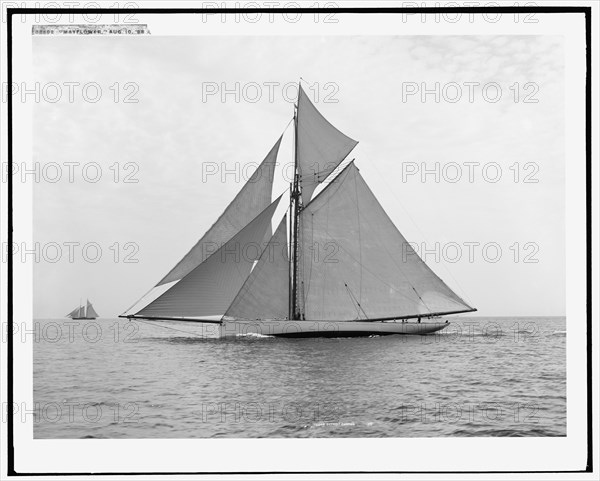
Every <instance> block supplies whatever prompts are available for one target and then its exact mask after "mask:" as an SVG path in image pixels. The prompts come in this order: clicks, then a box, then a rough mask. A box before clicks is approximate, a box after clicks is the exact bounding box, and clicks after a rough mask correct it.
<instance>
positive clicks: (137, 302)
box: [123, 279, 181, 314]
mask: <svg viewBox="0 0 600 481" xmlns="http://www.w3.org/2000/svg"><path fill="white" fill-rule="evenodd" d="M178 280H181V279H178ZM161 285H162V284H161ZM156 287H158V286H152V287H151V288H150V289H148V291H147V292H146V293H145V294H144V295H142V297H140V298H139V299H138V300H137V301H135V302H134V303H133V304H131V306H129V307H128V308H127V309H125V312H123V314H127V313H128V312H129V311H130V310H131V308H133V307H135V306H136V305H137V304H139V303H140V301H142V300H143V299H144V298H145V297H146V296H147V295H148V294H150V293H151V292H152V290H153V289H155V288H156ZM146 307H147V306H146Z"/></svg>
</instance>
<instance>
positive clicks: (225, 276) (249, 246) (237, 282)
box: [136, 196, 282, 318]
mask: <svg viewBox="0 0 600 481" xmlns="http://www.w3.org/2000/svg"><path fill="white" fill-rule="evenodd" d="M281 197H282V196H279V197H278V198H277V200H275V201H274V202H273V203H272V204H271V205H269V206H268V207H267V208H266V209H264V210H263V211H262V212H261V213H260V214H259V215H258V216H257V217H256V218H255V219H254V220H253V221H252V222H250V223H249V224H248V225H246V226H245V227H244V228H243V229H241V230H240V231H239V232H238V233H237V234H236V235H234V236H233V237H232V238H231V239H230V240H229V241H227V242H226V243H225V244H223V245H222V247H221V248H220V249H218V250H217V251H216V252H215V253H214V254H212V255H211V256H210V257H208V258H207V259H206V260H205V261H204V262H202V263H201V264H199V265H198V266H196V267H195V268H194V269H193V270H191V271H190V272H189V273H188V274H187V275H186V276H185V277H183V278H182V279H181V280H180V281H179V282H178V283H176V284H175V285H173V286H172V287H171V288H170V289H169V290H168V291H166V292H165V293H164V294H162V295H161V296H160V297H158V298H157V299H155V300H154V301H153V302H151V303H150V304H148V305H147V306H146V307H144V308H143V309H142V310H141V311H139V312H137V313H136V316H138V317H150V318H156V317H158V318H161V317H162V318H164V317H167V318H189V317H192V318H193V317H195V318H197V317H209V316H216V315H223V314H224V313H225V312H226V311H227V309H228V308H229V306H230V305H231V302H232V301H233V299H234V298H235V296H236V295H237V293H238V292H239V291H240V289H241V288H242V285H243V284H244V282H245V281H246V279H247V278H248V276H249V275H250V272H251V270H252V266H253V264H254V261H256V260H258V259H259V257H260V255H261V253H262V250H263V247H264V245H263V243H262V242H263V240H264V238H265V234H266V233H267V232H268V231H269V229H270V228H271V219H272V217H273V214H274V213H275V209H276V208H277V206H278V204H279V201H280V199H281Z"/></svg>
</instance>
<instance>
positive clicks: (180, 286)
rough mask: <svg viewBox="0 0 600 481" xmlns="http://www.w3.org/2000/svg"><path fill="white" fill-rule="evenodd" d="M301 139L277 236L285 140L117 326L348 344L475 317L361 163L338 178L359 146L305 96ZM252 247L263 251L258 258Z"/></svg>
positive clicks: (297, 115) (297, 116) (298, 125)
mask: <svg viewBox="0 0 600 481" xmlns="http://www.w3.org/2000/svg"><path fill="white" fill-rule="evenodd" d="M294 133H295V135H294V139H295V142H294V146H295V147H294V148H295V152H294V179H293V182H292V183H291V184H290V191H289V194H290V199H289V209H288V211H287V213H286V214H285V215H284V216H283V219H282V220H281V221H280V222H279V224H278V227H277V228H276V229H275V232H274V233H272V230H271V220H272V218H273V215H274V213H275V210H276V208H277V207H278V205H279V202H280V201H281V198H282V196H279V197H278V198H277V199H276V200H275V201H274V202H271V195H272V187H273V169H274V168H275V165H276V160H277V155H278V151H279V146H280V143H281V139H282V137H283V135H282V136H281V137H279V139H278V140H277V142H276V143H275V145H274V146H273V147H272V149H271V150H270V152H269V153H268V154H267V156H266V158H265V159H264V160H263V161H262V163H261V164H260V165H259V167H258V168H257V170H256V172H255V173H254V175H253V176H252V178H250V179H249V180H248V182H247V183H246V184H245V185H244V187H243V188H242V189H241V191H240V192H239V193H238V194H237V196H236V197H235V198H234V199H233V201H232V202H231V204H230V205H229V206H228V207H227V208H226V209H225V211H224V212H223V214H222V215H221V216H220V217H219V218H218V219H217V221H216V222H215V223H214V224H213V226H212V227H211V228H210V229H209V230H208V231H207V232H206V233H205V234H204V236H203V237H202V238H201V239H200V240H199V241H198V242H197V243H196V245H195V246H194V247H193V248H192V249H191V250H190V251H189V252H188V253H187V254H186V255H185V256H184V257H183V258H182V259H181V261H179V262H178V263H177V264H176V265H175V267H173V269H171V270H170V271H169V272H168V273H167V274H166V275H165V276H164V277H163V278H162V279H161V280H160V282H158V284H156V286H155V287H154V288H153V289H152V290H151V291H150V293H149V294H147V295H146V296H144V297H143V298H142V299H141V300H140V301H138V302H137V303H136V304H135V305H134V306H132V308H130V309H129V310H128V311H126V312H125V313H124V314H122V315H121V316H120V317H125V318H129V319H135V318H139V319H148V320H154V321H159V320H172V321H184V322H205V323H216V324H218V325H219V326H220V327H219V334H220V335H221V336H229V335H239V334H251V333H256V334H263V335H274V336H285V337H315V336H327V337H340V336H344V337H345V336H355V335H371V334H379V335H384V334H428V333H431V332H435V331H438V330H440V329H443V328H444V327H446V326H447V325H448V321H444V320H435V319H434V320H431V321H427V322H421V319H428V318H437V317H439V316H442V315H448V314H457V313H463V312H471V311H475V310H476V309H474V308H472V307H470V306H469V305H468V304H467V303H466V302H465V301H463V300H462V299H461V298H460V297H459V296H458V295H456V294H455V293H454V292H453V291H452V290H451V289H450V288H449V287H448V286H447V285H446V284H445V283H444V282H443V281H442V280H441V279H440V278H439V277H438V276H437V275H435V274H434V273H433V271H432V270H431V269H430V268H429V267H428V266H427V265H426V264H425V262H423V260H422V259H421V258H420V257H419V256H418V255H417V253H416V252H415V251H414V250H413V249H412V247H411V246H410V244H409V243H408V242H407V241H406V239H405V238H404V237H403V236H402V234H401V233H400V232H399V231H398V229H397V228H396V227H395V225H394V224H393V223H392V221H391V219H390V218H389V217H388V215H387V214H386V212H385V211H384V209H383V208H382V206H381V205H380V204H379V202H378V201H377V199H376V198H375V196H374V194H373V192H372V191H371V190H370V189H369V187H368V186H367V184H366V182H365V181H364V179H363V178H362V176H361V175H360V172H359V170H358V168H357V167H356V166H355V165H354V160H352V161H351V162H350V163H348V164H347V165H346V166H345V167H344V168H343V169H341V168H339V166H340V164H341V162H342V161H343V160H344V159H345V158H346V157H347V156H348V154H349V153H350V152H351V151H352V150H353V149H354V147H355V146H356V145H357V143H358V142H357V141H355V140H353V139H351V138H350V137H348V136H346V135H344V134H343V133H342V132H340V131H339V130H337V129H336V128H335V127H334V126H333V125H331V124H330V123H329V122H328V121H327V120H326V119H325V118H324V117H323V116H322V115H321V114H320V113H319V111H318V110H317V109H316V107H315V106H314V105H313V104H312V103H311V102H310V100H309V99H308V97H307V95H306V93H305V92H304V90H303V89H302V87H301V86H299V91H298V102H297V104H296V105H295V111H294ZM328 178H329V179H331V180H330V181H329V183H328V184H327V185H325V187H324V188H323V189H322V190H321V192H319V193H318V194H317V195H316V196H314V197H313V193H314V191H315V189H316V188H317V187H318V186H319V185H320V184H321V183H322V182H323V181H325V180H326V179H328ZM288 219H289V226H288ZM288 228H289V233H288ZM288 237H289V241H288ZM211 246H217V247H218V248H213V249H211V248H210V247H211ZM247 246H261V247H260V249H255V251H257V252H256V255H255V256H250V255H247V253H245V248H246V247H247ZM261 249H262V250H261ZM315 250H316V251H318V252H316V251H315ZM149 298H153V299H151V300H148V299H149Z"/></svg>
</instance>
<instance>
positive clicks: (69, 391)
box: [33, 317, 566, 438]
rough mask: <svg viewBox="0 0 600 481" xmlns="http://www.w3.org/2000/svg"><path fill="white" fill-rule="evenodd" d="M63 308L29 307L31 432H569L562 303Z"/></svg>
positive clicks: (401, 434) (157, 435) (390, 434)
mask: <svg viewBox="0 0 600 481" xmlns="http://www.w3.org/2000/svg"><path fill="white" fill-rule="evenodd" d="M69 322H71V321H69V320H66V319H54V320H52V319H45V320H38V321H36V328H35V342H34V373H33V386H34V393H33V395H34V405H35V409H34V413H35V416H34V437H35V438H217V437H230V438H259V437H432V436H433V437H437V436H565V435H566V358H565V356H566V351H565V345H566V320H565V318H564V317H552V318H548V317H528V318H526V317H520V318H517V317H515V318H506V317H505V318H491V317H487V318H484V317H461V318H455V319H453V320H451V322H452V324H451V325H450V326H449V327H448V328H447V329H445V330H443V331H441V332H440V333H436V334H433V335H429V336H399V335H393V336H381V337H366V338H345V339H344V338H342V339H279V338H272V337H257V336H245V337H239V338H235V339H225V340H215V339H203V338H200V337H198V336H196V335H193V334H189V333H188V332H186V331H185V328H183V327H181V325H179V326H177V327H178V328H179V329H180V330H174V329H173V328H172V327H169V326H165V325H160V326H157V325H153V324H149V323H143V322H139V321H131V322H129V321H127V320H123V319H97V320H95V321H76V322H77V323H78V324H69Z"/></svg>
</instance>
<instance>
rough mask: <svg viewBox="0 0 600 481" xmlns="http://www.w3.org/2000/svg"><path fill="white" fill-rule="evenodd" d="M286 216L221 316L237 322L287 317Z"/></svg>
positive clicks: (287, 264)
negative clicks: (238, 320) (232, 318)
mask: <svg viewBox="0 0 600 481" xmlns="http://www.w3.org/2000/svg"><path fill="white" fill-rule="evenodd" d="M286 226H287V216H286V215H285V216H283V219H282V221H281V223H280V224H279V227H277V230H276V231H275V234H273V237H271V240H270V241H269V243H268V244H267V246H266V248H265V249H264V251H263V253H262V255H261V256H260V259H259V260H258V263H257V264H256V266H255V267H254V269H253V270H252V273H251V274H250V276H249V277H248V279H247V280H246V282H245V283H244V285H243V287H242V289H241V290H240V292H239V293H238V295H237V296H236V297H235V299H234V300H233V302H232V303H231V306H229V309H227V312H226V313H225V315H226V316H228V317H234V318H240V319H285V318H286V316H287V315H288V307H289V306H288V289H289V280H290V279H289V270H288V269H289V259H288V255H287V227H286Z"/></svg>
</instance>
